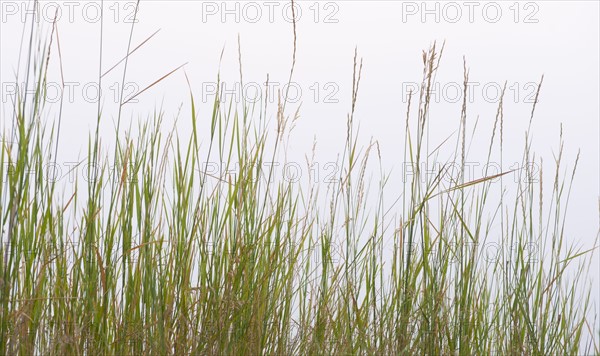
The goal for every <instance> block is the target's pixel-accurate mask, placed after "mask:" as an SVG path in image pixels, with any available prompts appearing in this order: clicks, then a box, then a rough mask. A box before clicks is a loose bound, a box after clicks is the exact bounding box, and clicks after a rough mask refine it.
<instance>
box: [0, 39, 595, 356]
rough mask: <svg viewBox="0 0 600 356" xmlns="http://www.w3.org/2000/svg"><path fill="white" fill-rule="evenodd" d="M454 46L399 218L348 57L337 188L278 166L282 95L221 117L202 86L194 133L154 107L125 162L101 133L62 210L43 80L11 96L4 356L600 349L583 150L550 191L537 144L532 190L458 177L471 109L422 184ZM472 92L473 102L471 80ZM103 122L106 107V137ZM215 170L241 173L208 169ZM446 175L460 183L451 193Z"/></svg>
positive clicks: (430, 69) (229, 109) (495, 177)
mask: <svg viewBox="0 0 600 356" xmlns="http://www.w3.org/2000/svg"><path fill="white" fill-rule="evenodd" d="M31 36H32V37H31V39H32V40H31V41H30V44H29V51H28V52H27V53H28V54H27V56H25V58H21V61H20V63H21V64H22V65H23V66H26V69H25V70H24V72H25V73H27V78H24V79H23V78H17V79H18V80H17V82H19V80H25V81H26V83H29V82H34V81H35V82H37V83H44V81H45V78H46V75H47V73H46V68H47V65H48V61H49V60H51V59H54V58H55V57H56V54H54V53H51V51H50V48H51V46H50V45H47V46H44V45H43V44H44V43H45V42H43V41H39V44H40V45H39V46H38V45H37V44H36V43H35V42H36V41H35V40H34V35H33V30H32V34H31ZM51 38H52V37H51ZM442 52H443V47H442V48H441V49H440V48H439V47H437V46H436V45H433V46H432V47H431V48H430V49H429V50H428V51H425V52H424V54H423V78H422V90H421V91H420V94H419V95H418V97H417V96H412V95H411V98H410V100H409V105H408V107H407V108H406V112H405V118H406V123H405V132H404V133H403V134H404V137H403V138H402V139H403V142H402V145H403V148H404V149H403V157H402V158H401V159H402V160H403V162H398V163H399V164H402V163H407V164H408V165H409V166H410V168H411V172H413V174H411V175H410V177H409V179H408V180H407V181H406V182H405V184H404V194H402V195H401V196H400V197H398V199H397V200H395V201H396V203H395V204H391V205H390V204H388V203H384V197H385V193H386V185H387V183H388V182H389V179H390V175H389V174H387V173H385V172H383V170H380V172H379V173H380V174H379V180H378V181H375V182H372V181H370V180H369V179H368V178H367V177H368V176H369V175H368V174H366V172H367V170H368V169H370V168H372V167H373V165H375V166H378V165H379V166H381V155H380V153H379V146H378V145H377V143H376V142H371V143H370V144H369V145H366V146H361V145H360V144H359V136H360V135H359V132H358V130H357V127H358V120H359V118H358V117H355V107H356V105H360V101H359V100H358V92H359V87H360V79H361V69H362V64H361V62H360V60H359V58H358V56H357V55H356V56H355V58H354V73H353V74H352V80H351V81H350V80H349V84H350V85H352V88H353V89H352V101H351V107H350V108H348V112H349V114H348V117H347V126H346V127H345V128H344V129H345V135H346V144H345V146H344V147H340V152H341V154H340V157H341V158H340V161H339V162H338V163H339V164H340V167H341V169H340V170H339V172H340V174H339V176H337V177H336V179H335V181H334V182H332V183H328V184H323V183H319V182H313V181H308V182H304V183H305V184H304V183H303V184H299V183H297V182H292V181H290V180H289V179H286V178H285V177H283V176H281V175H279V174H278V173H277V172H276V171H275V170H274V169H273V168H269V167H273V166H272V165H269V164H266V163H268V162H285V159H286V155H285V145H286V140H287V137H288V134H289V132H290V128H291V127H292V126H293V124H294V122H295V121H296V120H301V118H300V112H299V111H294V110H290V108H289V107H286V104H285V103H286V97H287V94H286V93H279V103H278V104H277V105H276V107H275V108H274V109H275V110H272V109H271V108H270V107H268V106H267V105H266V104H264V105H263V104H260V105H246V104H243V103H241V104H239V105H224V103H223V101H222V100H221V98H220V97H219V95H217V96H216V97H215V100H214V102H213V103H212V105H213V110H212V115H211V116H210V117H199V116H198V115H197V110H196V105H195V102H194V95H193V93H190V98H189V100H190V104H191V112H188V113H184V114H183V115H184V116H185V117H186V120H190V121H191V122H192V128H193V129H192V131H191V132H190V133H188V134H186V135H182V134H180V133H178V131H177V128H176V126H175V127H173V128H172V129H171V130H168V132H167V133H164V130H163V129H164V119H163V117H164V113H162V112H156V113H155V114H154V115H153V116H152V117H150V118H149V119H148V120H146V121H144V122H143V123H141V124H140V125H139V129H138V130H128V131H125V132H124V133H123V132H121V130H119V129H118V130H117V137H116V143H115V145H114V147H107V146H106V145H104V144H103V141H102V137H100V134H99V130H98V129H96V131H95V132H92V133H90V136H89V143H88V150H87V158H86V161H87V162H92V163H94V164H95V166H97V167H100V169H99V170H98V172H97V174H96V175H95V179H89V180H87V181H86V182H82V181H80V180H78V181H77V182H75V184H74V188H73V193H72V195H68V196H62V195H61V194H59V193H58V192H59V191H60V184H61V181H60V180H59V181H56V180H54V179H51V178H50V177H49V176H48V175H49V174H50V173H49V172H48V171H47V170H46V169H44V167H46V166H47V164H48V163H51V162H53V161H54V160H56V152H57V150H58V148H59V147H64V145H65V144H66V143H65V142H66V141H67V140H66V138H65V137H61V136H60V133H61V130H60V125H59V124H57V125H55V126H54V125H52V126H48V124H47V123H48V122H50V120H47V118H46V117H45V116H44V108H45V105H46V102H45V99H44V97H45V95H44V94H45V93H44V87H43V85H40V86H39V87H37V89H36V91H35V93H33V94H31V93H29V94H27V93H19V95H18V96H17V97H16V99H15V102H14V115H13V116H12V118H10V120H11V121H12V125H11V127H12V132H4V133H3V140H2V148H1V152H2V154H1V155H0V177H2V184H1V186H0V211H1V215H0V226H1V227H2V249H1V250H0V251H1V253H0V290H1V294H0V304H1V305H0V329H1V331H2V332H1V335H0V354H2V355H5V354H7V355H9V354H44V355H70V354H76V355H78V354H89V355H96V354H108V355H139V354H173V355H182V354H215V355H216V354H218V355H220V354H232V355H234V354H250V355H254V354H380V355H394V354H428V355H442V354H452V355H454V354H456V355H470V354H481V355H488V354H502V355H505V354H519V355H520V354H525V355H581V354H599V353H600V351H599V345H598V341H599V336H600V331H599V330H600V329H599V328H598V325H597V320H595V319H593V320H590V318H589V316H590V315H591V314H590V313H593V312H595V311H594V310H593V305H592V304H591V303H592V300H591V293H592V291H591V289H590V288H589V287H588V286H589V284H588V279H587V278H588V269H589V267H590V259H591V257H592V254H593V250H594V249H592V250H580V249H576V248H575V247H574V246H573V245H569V244H567V241H566V236H567V234H568V232H567V231H565V228H564V226H565V218H566V211H567V206H568V201H569V194H570V190H571V185H572V184H573V179H574V176H575V172H576V167H577V159H578V157H576V158H575V160H574V162H571V163H572V165H571V166H570V167H568V170H567V166H566V164H565V162H564V157H563V155H562V152H563V150H562V147H563V142H562V137H561V141H560V142H559V149H558V155H557V157H556V159H555V163H554V165H553V167H552V169H551V170H550V171H540V172H536V173H539V179H527V178H528V177H529V178H531V177H532V176H533V174H534V172H533V171H531V170H529V169H528V168H527V167H530V165H528V163H530V162H534V163H539V164H540V166H541V167H546V166H543V165H542V162H541V160H540V159H539V158H537V157H535V155H534V154H533V152H531V149H530V142H531V137H532V133H531V132H530V131H529V130H528V131H527V132H526V143H525V146H524V149H523V165H522V167H524V168H523V169H521V170H520V171H518V172H516V174H517V175H518V176H519V177H520V178H523V179H519V180H518V181H517V182H514V181H512V180H510V179H506V177H507V174H508V173H510V174H511V176H512V175H514V174H515V172H494V173H490V174H486V175H485V176H483V177H480V178H478V179H475V180H466V179H465V173H464V172H465V162H467V160H468V159H469V157H468V152H467V149H466V142H467V141H468V140H469V137H468V135H467V131H466V125H467V120H468V115H467V103H466V102H464V103H463V104H462V114H461V117H460V120H459V121H458V122H459V127H458V130H457V132H458V134H457V135H454V136H453V137H454V139H455V140H456V142H455V150H454V152H453V154H451V159H450V160H446V161H444V162H443V164H442V165H441V168H440V169H439V170H438V172H437V173H436V174H434V175H431V174H430V172H423V171H422V168H421V167H423V166H424V165H425V166H431V164H434V163H439V157H440V156H439V154H440V147H441V145H442V144H443V143H438V144H440V146H437V145H433V147H437V148H436V149H433V150H431V149H429V147H430V146H429V145H426V144H425V138H426V137H427V130H428V120H430V119H429V111H430V106H431V105H432V101H431V97H430V93H431V85H432V82H433V81H434V79H435V75H436V71H437V69H438V65H439V64H440V58H441V54H442ZM294 60H295V59H294ZM240 66H241V63H240ZM126 67H127V64H126V63H125V70H124V77H125V72H126ZM240 71H241V69H240ZM292 75H293V69H292V71H291V73H290V77H291V76H292ZM99 80H100V81H101V78H100V76H99ZM240 80H241V78H240ZM464 80H465V90H466V82H467V81H468V70H467V68H466V66H465V73H464ZM217 82H218V81H217ZM157 84H158V85H159V84H160V83H157ZM541 84H542V83H541V82H540V85H541ZM217 92H219V91H217ZM149 93H150V92H149ZM538 94H539V92H538ZM464 97H465V98H466V97H467V96H466V95H464ZM536 102H537V100H536ZM62 104H63V103H61V107H62ZM65 105H67V104H65ZM534 112H535V105H534V106H533V108H532V111H531V119H533V117H534ZM103 115H104V114H103V113H102V108H101V106H100V104H99V106H98V115H97V123H98V126H99V124H100V122H101V120H104V117H103ZM270 117H274V118H275V119H274V120H272V121H269V118H270ZM3 120H4V119H3ZM120 120H121V113H120V112H119V113H118V122H119V123H120ZM504 120H505V118H504V116H503V104H502V101H500V103H499V105H498V110H497V115H496V117H495V122H494V128H493V131H492V132H489V133H484V134H486V135H489V137H490V142H491V143H490V146H489V148H487V157H488V158H487V162H486V163H490V162H491V157H502V152H503V145H505V144H506V143H505V142H504V133H503V124H504ZM58 122H60V119H59V121H58ZM117 127H119V126H117ZM477 134H478V135H479V134H480V133H479V132H478V133H477ZM473 135H475V133H473ZM446 147H447V146H444V149H446ZM399 151H402V148H400V149H399ZM211 161H218V162H225V166H224V167H222V168H223V169H222V170H223V171H231V170H232V167H233V166H234V165H236V168H235V172H236V174H224V175H220V176H216V175H213V174H209V173H208V167H206V163H205V162H211ZM451 164H455V165H458V167H460V172H461V173H460V174H459V175H458V176H457V178H456V179H455V180H454V181H452V182H451V184H447V182H445V181H444V179H443V177H446V175H445V173H446V170H447V169H448V167H449V165H451ZM111 167H117V169H111ZM369 167H370V168H369ZM544 180H547V181H552V182H553V183H552V186H551V191H548V189H544V184H543V181H544ZM509 188H510V189H509ZM323 190H325V192H323ZM509 192H510V194H509ZM385 201H386V202H389V201H390V200H389V198H387V199H385ZM397 216H399V218H395V217H397ZM498 236H499V238H498ZM593 239H594V240H595V241H597V236H596V237H593ZM491 245H493V246H496V247H497V248H496V250H495V251H496V252H497V253H496V254H494V255H493V256H490V250H489V246H491Z"/></svg>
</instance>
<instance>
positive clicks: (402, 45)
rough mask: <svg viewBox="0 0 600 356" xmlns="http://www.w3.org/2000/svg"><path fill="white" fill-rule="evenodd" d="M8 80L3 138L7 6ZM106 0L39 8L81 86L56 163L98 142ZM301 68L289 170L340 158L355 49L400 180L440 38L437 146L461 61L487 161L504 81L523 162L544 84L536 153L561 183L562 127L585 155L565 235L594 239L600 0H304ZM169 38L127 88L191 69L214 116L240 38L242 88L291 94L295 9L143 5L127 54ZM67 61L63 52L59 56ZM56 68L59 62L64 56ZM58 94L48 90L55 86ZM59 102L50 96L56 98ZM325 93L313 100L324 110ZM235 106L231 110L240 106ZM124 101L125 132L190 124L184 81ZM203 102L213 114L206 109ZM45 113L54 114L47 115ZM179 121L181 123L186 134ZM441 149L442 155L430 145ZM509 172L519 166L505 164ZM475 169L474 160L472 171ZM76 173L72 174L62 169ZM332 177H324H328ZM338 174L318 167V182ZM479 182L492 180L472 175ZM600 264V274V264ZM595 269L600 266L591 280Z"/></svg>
mask: <svg viewBox="0 0 600 356" xmlns="http://www.w3.org/2000/svg"><path fill="white" fill-rule="evenodd" d="M0 4H1V17H2V22H1V27H0V37H1V47H0V48H1V55H0V61H1V63H0V64H1V65H0V67H1V68H0V75H1V82H2V101H1V105H2V109H1V110H0V112H1V115H2V120H1V123H2V126H1V127H0V128H1V129H6V128H7V127H8V125H9V122H10V120H11V105H10V100H11V99H10V98H11V96H10V95H11V93H13V92H14V74H15V71H16V68H17V63H18V53H19V45H20V42H21V33H22V30H23V24H24V19H25V16H28V15H27V14H26V12H27V11H26V10H27V9H30V8H31V4H30V2H24V1H7V0H1V1H0ZM98 4H99V3H98V2H76V1H71V2H68V1H67V2H62V1H60V2H53V1H42V2H41V5H40V9H41V14H42V16H41V18H40V19H39V24H40V26H42V27H43V28H44V29H46V30H48V31H49V30H50V28H51V24H52V21H53V19H54V14H55V11H56V8H57V7H58V8H59V9H60V15H61V16H60V18H59V20H58V31H59V36H60V45H61V53H62V62H63V70H64V80H65V82H68V83H72V84H71V85H72V90H71V94H72V95H73V97H72V100H70V101H72V102H71V103H69V104H68V105H66V106H65V108H64V111H63V123H62V125H63V127H62V130H63V131H62V140H63V147H62V148H61V156H60V160H62V162H65V167H66V165H67V163H66V162H72V161H74V160H76V159H78V158H82V156H83V153H82V152H84V151H85V149H86V144H87V137H88V132H89V130H90V129H92V128H93V127H94V125H95V113H96V108H97V104H96V103H95V102H94V96H95V88H96V85H95V83H96V82H97V76H98V63H99V61H98V59H99V54H98V53H99V48H98V47H99V46H98V43H99V38H100V37H99V34H100V23H99V22H98V21H97V18H98V17H97V10H98V8H99V5H98ZM297 6H298V7H297V9H299V11H297V15H299V19H298V22H297V51H298V52H297V65H296V71H295V75H294V78H293V82H295V83H296V84H295V85H294V88H296V89H298V88H299V90H300V94H299V98H298V102H297V103H295V104H294V105H293V106H292V107H293V108H295V107H297V105H299V104H300V103H302V106H301V111H300V112H301V119H300V120H299V121H298V123H297V126H296V128H295V130H294V132H293V139H292V141H291V143H290V159H291V160H297V161H299V162H301V163H302V164H303V163H304V155H305V154H306V153H309V152H310V149H311V147H312V144H313V138H314V137H315V136H316V139H317V142H318V146H317V150H318V159H319V160H318V162H319V163H320V164H321V167H323V166H324V165H325V164H326V163H327V162H330V161H334V160H335V159H336V155H337V153H338V152H340V151H341V149H342V148H343V142H344V139H345V120H346V114H347V112H348V111H349V109H350V104H349V99H350V88H351V80H352V60H353V55H354V50H355V47H356V48H358V53H359V56H360V57H361V58H363V60H364V66H363V73H362V80H361V87H360V91H359V100H358V106H357V113H356V118H357V120H359V121H360V123H361V133H360V134H361V142H363V143H364V144H365V145H366V144H368V141H369V139H370V138H371V137H373V138H374V139H376V140H378V141H379V143H380V146H381V150H382V158H383V162H384V168H385V169H386V170H388V171H389V170H393V171H394V172H396V173H398V172H399V170H401V168H402V156H401V153H402V150H403V143H402V139H403V128H404V117H405V112H406V100H405V95H406V91H407V90H408V88H410V87H411V86H413V85H414V84H415V83H418V82H419V81H420V78H421V75H422V62H421V51H422V50H426V49H427V48H428V47H429V45H430V44H432V43H433V41H437V42H438V45H441V43H442V42H443V41H444V40H445V41H446V45H445V50H444V54H443V58H442V62H441V66H440V70H439V73H438V76H437V81H438V82H439V91H438V93H436V96H435V97H434V99H435V100H436V101H438V102H439V104H436V105H434V106H433V108H432V112H431V128H432V130H433V133H432V141H433V142H440V141H441V140H442V139H443V138H445V137H446V136H447V135H449V134H450V133H451V132H452V131H453V130H455V129H456V128H457V127H458V122H459V117H460V103H461V100H462V98H458V99H456V89H457V88H460V86H461V85H462V80H463V69H462V68H463V56H465V58H466V61H467V65H468V67H469V69H470V81H471V82H472V83H473V84H472V85H473V91H472V94H473V96H472V98H471V100H469V106H468V118H467V121H468V122H470V123H471V126H470V127H472V123H473V122H474V120H475V119H476V118H477V116H479V124H478V128H479V130H480V131H479V135H478V136H476V137H475V139H474V141H473V145H472V148H471V150H472V151H473V153H474V154H475V156H476V155H477V153H478V151H483V150H487V145H488V144H489V142H488V139H489V137H490V136H489V133H490V132H491V127H492V124H493V120H494V115H495V113H496V108H497V89H498V88H500V87H501V86H502V85H503V84H504V82H505V81H506V82H507V87H508V88H509V89H508V90H507V93H506V97H505V107H504V114H505V131H504V132H505V142H506V144H505V155H504V157H505V159H504V161H505V164H504V167H503V168H504V169H510V168H511V167H510V166H511V165H512V163H515V162H520V161H521V152H522V148H523V145H524V132H525V130H526V128H527V124H528V121H529V113H530V111H531V101H532V100H531V99H532V97H531V94H532V93H534V91H535V90H536V86H537V84H536V83H538V82H539V80H540V77H541V76H542V75H545V78H544V83H543V86H542V91H541V97H540V101H539V103H538V107H537V111H536V117H535V118H534V121H533V126H532V131H533V136H534V141H533V145H532V148H533V151H535V152H536V153H537V156H540V155H541V156H542V157H543V158H544V162H545V167H544V172H545V173H546V176H545V177H546V178H547V179H548V181H550V175H551V174H550V172H552V168H553V167H552V164H553V152H554V153H556V152H557V148H558V143H559V130H560V123H562V124H563V128H564V141H565V157H564V162H565V163H566V164H567V167H569V169H570V168H572V165H573V162H574V159H575V155H576V153H577V150H578V149H580V150H581V159H580V162H579V171H578V174H577V177H576V184H575V185H574V187H573V192H572V197H571V202H570V214H569V217H568V224H567V231H568V237H567V238H568V239H571V240H573V241H580V242H581V243H583V244H586V245H590V244H592V243H593V240H594V239H595V238H596V236H597V233H598V230H599V196H600V191H599V189H600V186H599V182H600V176H599V168H600V167H599V160H600V157H599V130H600V127H599V121H600V119H599V118H600V113H599V97H600V93H599V43H600V39H599V3H598V2H597V1H532V2H527V1H520V2H516V1H496V2H478V1H475V2H469V1H457V2H433V1H427V2H421V1H417V2H408V1H405V2H401V1H299V2H297ZM134 8H135V2H133V1H110V0H109V1H105V2H104V9H105V16H106V19H107V20H106V21H105V23H104V29H105V34H104V35H105V37H104V49H103V50H104V57H103V64H102V66H103V69H104V70H107V69H108V68H110V67H112V66H113V65H114V64H115V63H117V62H118V61H119V60H120V59H121V58H123V56H124V54H125V53H126V50H127V44H128V36H129V31H130V28H131V23H130V20H131V15H132V13H133V10H134ZM159 29H160V31H159V32H158V33H157V34H156V35H155V36H154V37H153V38H152V39H151V40H150V41H149V42H148V43H147V44H145V45H144V46H143V47H142V48H140V49H139V50H138V51H137V52H136V53H135V54H133V55H132V56H131V57H130V60H129V69H128V74H127V79H126V82H127V83H128V84H127V86H126V88H125V89H126V92H127V91H129V92H132V93H134V92H139V91H140V90H141V89H143V88H145V87H146V86H147V85H149V84H151V83H152V82H153V81H155V80H157V79H159V78H160V77H162V76H163V75H164V74H166V73H168V72H169V71H171V70H172V69H174V68H176V67H178V66H179V65H181V64H184V63H187V64H186V66H185V73H187V75H188V77H189V79H190V82H191V85H192V89H193V91H194V94H195V95H196V101H197V102H199V104H198V105H199V111H200V113H201V114H202V115H204V117H206V115H208V113H209V112H210V110H211V109H212V106H211V105H212V104H211V101H212V98H213V96H212V95H211V94H213V93H212V90H213V89H214V85H215V81H216V76H217V71H218V68H219V58H220V54H221V51H222V50H223V49H224V54H223V60H222V63H221V66H220V67H221V76H222V80H223V81H225V82H226V84H225V85H226V89H230V90H233V93H235V95H238V97H239V95H240V91H239V89H237V90H236V89H232V88H235V85H236V84H234V83H235V82H239V75H238V73H239V68H238V53H237V51H238V49H237V41H238V35H239V36H240V40H241V46H242V61H243V73H244V74H243V75H244V82H245V83H246V84H247V89H248V91H247V92H246V93H247V94H248V95H249V96H250V97H254V94H255V91H254V89H255V88H256V87H257V86H259V85H262V83H264V81H265V78H266V75H267V74H269V78H270V82H272V83H273V88H274V89H275V90H277V89H280V88H281V87H282V86H283V85H284V84H285V83H287V80H288V75H289V69H290V64H291V58H292V43H293V32H292V24H291V11H290V8H289V3H288V2H286V1H283V2H273V1H242V2H234V1H226V2H223V1H216V2H210V1H155V0H152V1H141V8H140V11H139V14H138V23H137V24H136V26H135V29H134V33H133V40H132V47H135V46H137V45H138V44H139V43H140V42H142V41H143V40H145V39H146V38H147V37H148V36H150V35H151V34H153V33H154V32H155V31H157V30H159ZM52 50H53V51H56V43H54V44H53V49H52ZM53 56H54V58H56V53H54V54H53ZM122 70H123V67H122V66H119V67H117V68H116V69H115V70H114V71H112V72H111V73H109V74H107V75H106V76H105V77H104V78H103V81H104V82H103V85H102V86H103V91H102V93H103V97H104V99H103V100H104V101H103V107H104V109H103V111H104V113H105V117H107V118H108V120H107V122H106V125H105V127H103V130H105V131H104V135H107V136H109V137H110V136H111V135H112V134H111V131H110V130H111V128H112V122H110V120H112V119H113V118H114V117H115V116H116V100H115V93H116V92H117V89H119V88H120V87H119V86H120V83H121V80H122V73H123V72H122ZM50 73H51V74H50V78H53V79H50V80H51V81H53V86H52V85H51V86H52V87H53V90H54V91H53V92H52V91H50V93H56V88H57V87H58V84H57V83H60V75H59V66H58V62H57V61H56V60H54V61H53V62H51V65H50ZM49 90H50V89H49ZM50 95H51V94H50ZM315 96H318V98H315ZM229 98H230V100H235V99H234V98H233V97H232V94H229ZM138 99H139V101H138V102H137V103H131V104H128V105H127V106H126V107H125V111H124V115H123V118H124V122H125V124H126V126H127V125H128V124H129V122H133V123H134V126H135V125H136V124H135V123H136V122H137V120H138V119H145V118H146V117H147V116H148V115H149V114H151V113H152V112H153V110H154V109H155V107H158V106H161V105H162V109H163V110H164V112H165V113H166V120H167V122H169V123H170V122H172V120H173V117H174V116H175V115H176V114H177V111H178V109H179V107H180V106H181V105H183V106H182V115H181V117H182V119H181V120H182V121H185V120H184V118H188V117H189V115H188V114H187V113H188V112H189V94H188V88H187V84H186V79H185V76H184V72H183V71H179V72H176V73H175V74H174V75H172V76H171V77H169V78H167V79H166V80H165V81H163V82H162V83H161V84H160V85H158V86H155V87H153V88H152V89H150V90H148V91H147V92H145V93H143V94H141V95H140V96H139V97H138ZM200 102H203V103H201V104H200ZM49 113H50V117H53V115H56V107H55V106H54V108H51V109H49ZM186 124H189V123H185V122H183V123H182V125H184V126H183V127H185V125H186ZM434 146H435V145H434ZM507 162H511V163H507ZM475 163H476V161H475ZM65 169H66V168H65ZM322 169H323V168H322ZM325 173H327V172H326V171H324V170H323V172H322V175H324V174H325ZM474 175H475V176H474V177H473V178H474V179H475V178H479V177H481V176H482V174H481V172H479V173H478V171H477V170H475V173H474ZM596 266H597V264H596ZM597 269H598V268H597V267H596V270H597Z"/></svg>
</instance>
